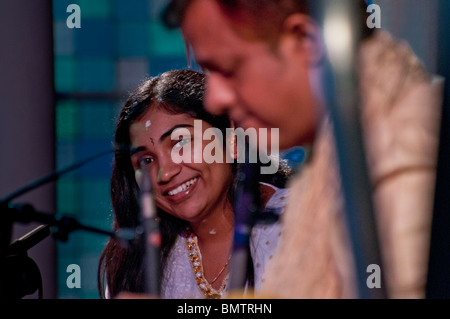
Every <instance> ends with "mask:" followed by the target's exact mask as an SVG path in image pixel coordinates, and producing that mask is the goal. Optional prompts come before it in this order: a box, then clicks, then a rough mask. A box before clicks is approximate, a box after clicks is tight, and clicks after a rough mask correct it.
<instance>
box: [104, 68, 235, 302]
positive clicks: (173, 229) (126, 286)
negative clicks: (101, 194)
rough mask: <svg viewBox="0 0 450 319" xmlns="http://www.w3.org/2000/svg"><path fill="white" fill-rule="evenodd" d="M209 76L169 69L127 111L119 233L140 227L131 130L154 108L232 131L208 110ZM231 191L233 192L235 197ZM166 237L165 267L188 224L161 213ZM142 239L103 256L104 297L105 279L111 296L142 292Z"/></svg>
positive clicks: (119, 129) (121, 126) (118, 141)
mask: <svg viewBox="0 0 450 319" xmlns="http://www.w3.org/2000/svg"><path fill="white" fill-rule="evenodd" d="M204 91H205V75H204V74H203V73H200V72H196V71H192V70H175V71H168V72H166V73H164V74H162V75H161V76H158V77H154V78H151V79H149V80H147V81H145V82H144V83H142V84H141V85H140V86H139V87H138V88H137V90H136V91H134V92H133V93H132V94H131V95H130V96H129V98H128V100H127V101H126V103H125V106H124V107H123V109H122V111H121V114H120V116H119V120H118V123H117V126H116V132H115V145H116V152H115V156H114V163H113V172H112V177H111V201H112V208H113V211H114V229H115V230H117V229H119V228H135V227H137V226H138V225H139V224H140V221H139V205H138V185H137V183H136V180H135V177H134V176H135V174H134V169H133V166H132V164H131V157H130V149H129V148H130V126H131V125H132V124H133V123H134V122H135V121H137V120H139V119H140V118H141V117H142V116H143V115H144V113H145V112H146V111H147V110H148V109H149V108H150V107H158V108H160V109H163V110H165V111H167V112H169V113H172V114H182V113H187V114H189V115H190V116H192V117H193V118H197V119H201V120H204V121H206V122H208V123H209V124H211V126H213V127H217V128H219V129H220V130H221V131H222V133H223V134H224V136H225V131H226V128H228V127H230V121H229V119H228V117H227V116H213V115H211V114H209V113H207V112H206V111H205V110H204V108H203V96H204ZM231 193H232V191H231V190H230V194H231ZM158 215H159V217H160V231H161V235H162V246H161V253H162V263H163V264H164V261H165V258H166V257H167V255H168V253H169V251H170V249H171V247H172V246H173V244H174V242H175V239H176V237H177V235H178V234H179V233H180V232H181V231H183V230H184V229H185V228H186V226H187V225H188V224H187V223H186V222H185V221H183V220H180V219H178V218H176V217H174V216H172V215H170V214H167V213H164V212H162V211H160V210H158ZM142 249H143V242H142V240H137V242H135V243H133V244H132V245H128V246H126V247H125V246H122V245H121V243H119V242H118V241H117V240H115V239H110V240H109V242H108V243H107V245H106V247H105V249H104V250H103V253H102V255H101V257H100V261H99V268H98V289H99V294H100V296H101V297H104V290H105V280H106V284H107V286H108V291H109V294H110V296H111V297H114V296H116V295H117V294H118V293H119V292H121V291H132V292H142V291H143V289H144V286H143V283H144V280H143V279H144V278H143V269H142V260H141V258H142V257H141V254H142V253H141V252H142Z"/></svg>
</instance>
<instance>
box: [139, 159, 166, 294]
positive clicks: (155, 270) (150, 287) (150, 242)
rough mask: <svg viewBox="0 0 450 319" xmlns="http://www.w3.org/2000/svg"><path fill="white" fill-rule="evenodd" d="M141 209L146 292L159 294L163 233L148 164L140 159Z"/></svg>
mask: <svg viewBox="0 0 450 319" xmlns="http://www.w3.org/2000/svg"><path fill="white" fill-rule="evenodd" d="M140 163H141V165H140V169H141V173H142V174H141V178H140V185H139V187H140V195H139V196H140V211H141V220H142V231H143V236H144V242H145V245H144V249H145V250H144V262H143V265H144V270H145V271H144V278H145V293H147V294H149V295H152V296H159V295H160V290H161V284H160V276H161V274H160V245H161V234H160V232H159V223H158V220H157V215H156V208H155V204H154V200H153V194H152V182H151V179H150V170H149V167H148V165H146V163H144V162H143V161H140Z"/></svg>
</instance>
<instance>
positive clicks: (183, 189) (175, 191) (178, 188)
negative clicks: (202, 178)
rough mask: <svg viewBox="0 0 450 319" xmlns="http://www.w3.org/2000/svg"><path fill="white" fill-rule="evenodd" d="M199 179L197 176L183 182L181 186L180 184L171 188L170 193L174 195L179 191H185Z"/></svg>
mask: <svg viewBox="0 0 450 319" xmlns="http://www.w3.org/2000/svg"><path fill="white" fill-rule="evenodd" d="M196 181H197V177H196V178H193V179H191V180H189V181H187V182H185V183H183V184H181V185H180V186H178V187H177V188H175V189H173V190H171V191H169V192H168V194H169V195H171V196H173V195H176V194H178V193H179V192H182V191H185V190H186V189H188V188H189V187H191V185H192V184H194V183H195V182H196Z"/></svg>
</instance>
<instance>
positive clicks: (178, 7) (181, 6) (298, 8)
mask: <svg viewBox="0 0 450 319" xmlns="http://www.w3.org/2000/svg"><path fill="white" fill-rule="evenodd" d="M212 1H217V2H218V3H219V4H220V5H222V6H223V8H224V10H227V11H228V12H231V13H232V12H236V11H238V10H244V11H246V12H248V13H250V14H253V16H254V17H255V19H254V21H257V23H259V24H260V26H261V27H262V30H263V33H265V32H266V31H267V30H268V28H273V27H274V26H276V25H277V23H281V22H282V21H283V20H284V19H285V18H286V17H287V16H289V15H290V14H292V13H295V12H301V13H308V14H309V13H310V12H311V10H310V9H311V3H314V2H316V1H318V0H212ZM312 1H313V2H312ZM190 3H192V0H171V1H170V3H169V4H168V6H167V7H166V9H165V10H164V11H163V14H162V19H163V22H164V24H165V25H166V27H168V28H170V29H173V28H179V27H180V26H181V23H182V22H183V17H184V14H185V12H186V9H187V8H188V6H189V4H190ZM358 3H359V6H360V10H361V27H362V37H363V38H366V37H368V36H370V35H371V34H372V29H369V28H368V27H367V25H366V20H367V17H368V13H367V6H368V5H369V4H371V3H372V0H359V1H358ZM319 20H320V18H319Z"/></svg>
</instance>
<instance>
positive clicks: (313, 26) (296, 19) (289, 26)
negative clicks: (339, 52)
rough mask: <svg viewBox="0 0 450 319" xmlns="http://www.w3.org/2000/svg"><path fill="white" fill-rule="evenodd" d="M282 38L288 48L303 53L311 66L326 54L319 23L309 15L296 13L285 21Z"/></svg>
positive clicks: (296, 52) (295, 52)
mask: <svg viewBox="0 0 450 319" xmlns="http://www.w3.org/2000/svg"><path fill="white" fill-rule="evenodd" d="M282 40H284V42H285V43H284V44H285V46H286V47H285V49H286V50H294V51H292V53H294V54H302V56H303V57H304V58H306V62H307V63H308V64H309V65H310V66H315V65H317V64H318V63H319V62H320V61H321V60H322V58H323V56H324V42H323V38H322V32H321V29H320V27H319V26H318V24H317V23H316V22H315V21H314V20H313V19H312V18H311V17H310V16H308V15H306V14H303V13H294V14H291V15H289V16H288V17H287V18H286V19H285V20H284V22H283V26H282Z"/></svg>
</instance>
